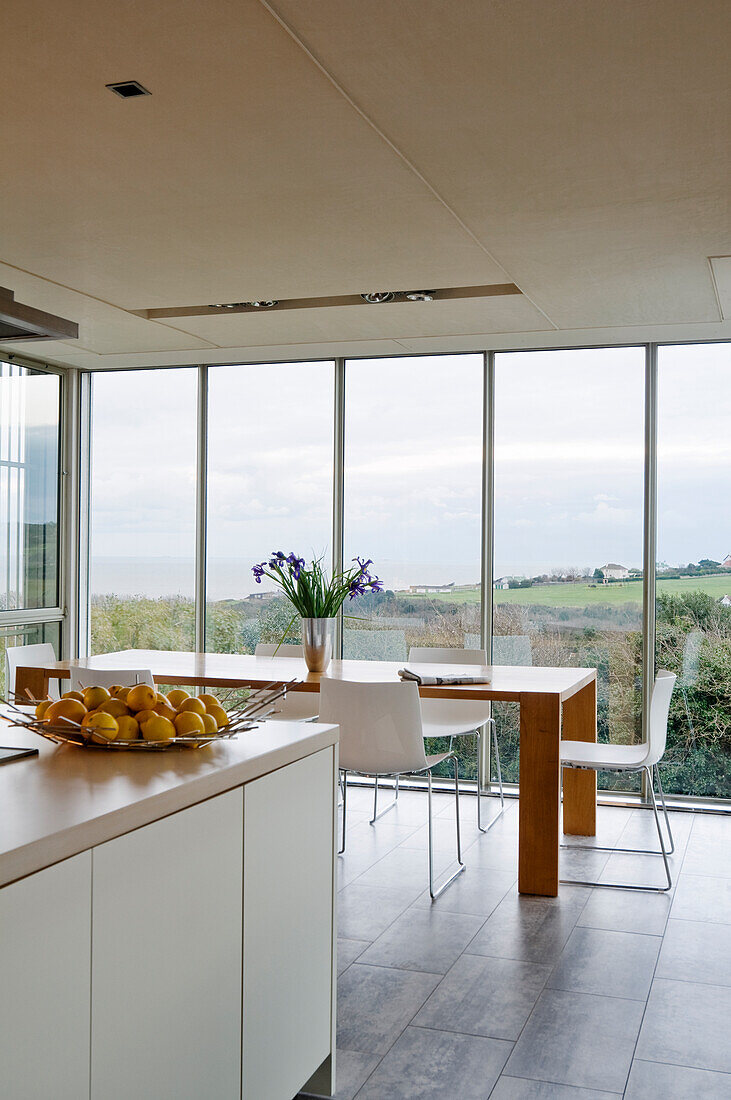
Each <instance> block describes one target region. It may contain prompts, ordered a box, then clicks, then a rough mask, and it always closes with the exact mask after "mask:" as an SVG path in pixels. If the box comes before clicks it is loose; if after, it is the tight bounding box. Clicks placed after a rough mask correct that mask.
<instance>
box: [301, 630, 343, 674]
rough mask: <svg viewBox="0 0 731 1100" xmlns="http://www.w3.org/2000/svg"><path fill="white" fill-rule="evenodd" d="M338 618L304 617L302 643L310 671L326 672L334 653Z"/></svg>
mask: <svg viewBox="0 0 731 1100" xmlns="http://www.w3.org/2000/svg"><path fill="white" fill-rule="evenodd" d="M336 622H337V619H303V620H302V645H303V647H304V651H305V663H306V665H307V667H308V669H309V670H310V672H324V671H325V669H326V668H327V666H328V665H329V664H330V661H331V660H332V655H333V637H334V635H335V623H336Z"/></svg>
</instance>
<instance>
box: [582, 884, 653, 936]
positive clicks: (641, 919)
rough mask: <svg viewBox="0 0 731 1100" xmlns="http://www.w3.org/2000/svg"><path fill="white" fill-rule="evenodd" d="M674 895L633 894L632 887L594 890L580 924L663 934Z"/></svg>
mask: <svg viewBox="0 0 731 1100" xmlns="http://www.w3.org/2000/svg"><path fill="white" fill-rule="evenodd" d="M671 905H672V898H670V897H669V896H668V895H667V894H644V893H632V892H631V891H630V890H594V891H593V893H592V895H591V897H590V898H589V900H588V901H587V903H586V905H585V906H584V910H583V912H582V914H581V916H580V917H579V920H578V924H579V925H581V926H586V927H588V928H608V929H609V930H610V931H613V932H641V933H643V934H644V935H646V936H662V934H663V932H664V931H665V925H666V924H667V920H668V916H669V914H670V906H671Z"/></svg>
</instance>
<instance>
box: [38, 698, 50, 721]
mask: <svg viewBox="0 0 731 1100" xmlns="http://www.w3.org/2000/svg"><path fill="white" fill-rule="evenodd" d="M50 705H51V700H50V699H43V700H42V701H41V702H40V703H39V704H38V706H37V707H36V718H37V719H38V720H39V721H40V720H41V719H42V718H43V716H44V715H45V713H46V711H47V710H48V708H49V707H50Z"/></svg>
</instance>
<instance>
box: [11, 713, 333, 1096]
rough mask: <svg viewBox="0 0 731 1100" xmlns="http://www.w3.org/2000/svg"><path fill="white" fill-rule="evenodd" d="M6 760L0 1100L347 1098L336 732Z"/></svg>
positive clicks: (279, 733)
mask: <svg viewBox="0 0 731 1100" xmlns="http://www.w3.org/2000/svg"><path fill="white" fill-rule="evenodd" d="M0 742H5V743H8V744H10V743H12V744H14V745H18V746H20V745H29V746H33V747H38V748H39V749H40V755H39V756H38V757H30V758H27V759H23V760H19V761H16V762H13V763H10V764H8V765H6V766H4V767H2V768H0V1095H2V1096H3V1097H4V1098H6V1100H30V1098H36V1097H37V1098H40V1097H50V1096H53V1097H54V1100H80V1098H81V1097H83V1098H86V1097H91V1098H92V1100H123V1098H124V1100H128V1098H129V1097H132V1096H134V1097H135V1098H139V1100H146V1098H149V1100H163V1098H167V1097H170V1098H171V1100H172V1098H173V1097H175V1100H186V1098H189V1100H200V1097H202V1096H211V1097H215V1098H216V1100H226V1098H228V1097H231V1098H241V1097H243V1098H244V1100H291V1098H292V1097H293V1096H294V1095H295V1094H296V1093H297V1092H298V1091H299V1090H300V1089H302V1088H304V1087H305V1085H307V1086H308V1088H309V1089H310V1090H312V1091H314V1092H317V1093H319V1094H325V1095H328V1094H330V1093H331V1092H334V1091H335V1090H334V1069H335V1067H334V1049H335V1048H334V1026H335V1000H334V990H335V983H334V971H335V943H336V940H335V921H334V863H335V843H334V837H335V835H336V830H335V813H336V793H335V792H336V776H337V727H336V726H329V725H324V724H313V723H289V722H268V723H263V724H262V725H261V726H260V727H258V728H257V729H255V730H253V731H251V732H249V733H245V734H240V735H239V737H238V738H237V739H236V740H232V741H224V742H220V743H218V744H214V745H211V746H209V747H207V748H203V749H198V750H182V751H166V752H154V753H147V752H145V753H134V752H109V751H103V750H91V749H80V748H76V747H73V746H55V745H53V744H52V743H50V742H48V741H45V740H43V739H42V738H40V737H38V736H37V735H35V734H32V733H29V732H25V731H20V730H18V729H10V728H9V727H8V726H7V725H6V724H5V722H4V721H1V720H0Z"/></svg>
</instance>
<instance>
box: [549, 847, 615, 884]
mask: <svg viewBox="0 0 731 1100" xmlns="http://www.w3.org/2000/svg"><path fill="white" fill-rule="evenodd" d="M608 862H609V852H595V851H594V850H593V849H592V848H591V847H590V846H580V847H576V848H562V849H561V852H560V857H559V875H560V877H561V878H562V879H578V880H587V881H589V882H598V881H599V878H600V876H601V873H602V871H603V870H604V868H605V867H606V865H607V863H608Z"/></svg>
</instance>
